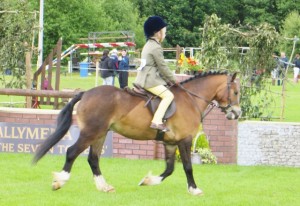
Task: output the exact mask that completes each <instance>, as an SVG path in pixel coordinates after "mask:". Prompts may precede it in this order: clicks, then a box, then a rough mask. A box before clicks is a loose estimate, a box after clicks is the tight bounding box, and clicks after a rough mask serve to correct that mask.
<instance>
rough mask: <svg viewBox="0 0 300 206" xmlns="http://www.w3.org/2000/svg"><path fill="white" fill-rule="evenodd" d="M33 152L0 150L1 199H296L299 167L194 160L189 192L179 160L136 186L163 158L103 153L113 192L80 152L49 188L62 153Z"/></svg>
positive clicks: (299, 197) (158, 205) (134, 205)
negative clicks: (66, 175)
mask: <svg viewBox="0 0 300 206" xmlns="http://www.w3.org/2000/svg"><path fill="white" fill-rule="evenodd" d="M31 158H32V155H29V154H8V153H1V161H0V168H1V184H0V205H13V206H18V205H22V206H27V205H30V206H34V205H37V206H41V205H45V206H46V205H49V206H50V205H51V206H52V205H54V206H55V205H59V206H62V205H66V206H67V205H72V206H76V205H78V206H82V205H85V206H88V205H122V206H126V205H130V206H141V205H155V206H163V205H168V206H169V205H173V206H176V205H178V206H182V205H189V206H193V205H197V206H199V205H216V206H217V205H222V206H226V205H230V206H231V205H235V206H236V205H241V206H248V205H254V206H257V205H268V206H269V205H278V206H279V205H280V206H284V205H288V206H293V205H295V206H296V205H300V178H299V177H300V170H299V168H287V167H286V168H284V167H263V166H255V167H253V166H252V167H242V166H236V165H226V166H225V165H194V176H195V180H196V183H197V184H198V187H199V188H201V189H202V190H203V191H204V195H203V196H200V197H198V196H196V197H195V196H192V195H190V194H188V193H187V189H186V178H185V174H184V172H183V169H182V165H181V163H176V165H175V166H176V167H175V171H174V173H173V174H172V175H171V176H170V177H168V178H167V179H165V181H164V182H163V183H162V184H160V185H157V186H143V187H141V186H138V183H139V181H140V180H141V179H142V178H143V177H144V175H146V174H147V173H148V171H149V170H152V172H153V174H160V173H161V172H162V171H163V169H164V167H165V163H164V161H161V160H129V159H120V158H103V159H101V169H102V172H103V174H104V177H105V178H106V180H107V182H108V183H109V184H111V185H113V186H114V187H115V189H116V192H115V193H103V192H99V191H97V190H96V187H95V185H94V182H93V178H92V174H91V171H90V168H89V166H88V164H87V161H86V157H79V158H78V159H77V160H76V162H75V165H74V167H73V170H72V173H71V179H70V181H69V182H68V183H67V184H66V185H65V186H64V187H63V188H62V189H60V190H58V191H52V190H51V181H52V177H51V172H52V171H59V170H60V169H61V167H62V164H63V162H64V159H65V158H64V156H57V155H47V156H46V157H45V158H44V159H42V160H41V161H40V162H39V163H38V165H37V166H31V165H30V161H31Z"/></svg>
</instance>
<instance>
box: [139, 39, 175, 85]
mask: <svg viewBox="0 0 300 206" xmlns="http://www.w3.org/2000/svg"><path fill="white" fill-rule="evenodd" d="M141 60H144V61H146V64H145V66H144V67H143V68H142V69H141V70H139V71H138V73H137V77H136V79H135V84H138V85H140V86H141V87H143V88H146V89H147V88H152V87H155V86H158V85H167V83H175V82H176V81H175V77H174V75H173V73H172V71H171V70H170V69H169V67H168V66H167V63H166V62H165V60H164V55H163V49H162V47H161V44H160V43H159V42H157V41H156V40H154V39H148V41H147V42H146V44H145V45H144V48H143V50H142V56H141Z"/></svg>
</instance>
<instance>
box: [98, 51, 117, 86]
mask: <svg viewBox="0 0 300 206" xmlns="http://www.w3.org/2000/svg"><path fill="white" fill-rule="evenodd" d="M108 54H109V50H104V51H103V56H102V58H101V62H100V74H101V77H102V79H103V85H112V86H114V75H115V74H114V68H113V67H112V66H111V59H110V58H109V56H108Z"/></svg>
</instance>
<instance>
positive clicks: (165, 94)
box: [146, 85, 174, 124]
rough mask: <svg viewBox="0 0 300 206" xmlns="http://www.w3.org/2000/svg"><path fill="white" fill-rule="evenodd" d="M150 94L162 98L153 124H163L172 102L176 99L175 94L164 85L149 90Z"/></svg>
mask: <svg viewBox="0 0 300 206" xmlns="http://www.w3.org/2000/svg"><path fill="white" fill-rule="evenodd" d="M146 90H148V91H149V92H151V93H152V94H155V95H157V96H159V97H160V98H161V102H160V104H159V106H158V108H157V110H156V112H155V114H154V117H153V119H152V123H155V124H162V123H163V122H162V119H163V117H164V115H165V113H166V111H167V109H168V107H169V106H170V104H171V102H172V101H173V99H174V95H173V93H172V92H171V91H170V90H169V89H168V88H167V87H165V86H164V85H158V86H156V87H152V88H147V89H146Z"/></svg>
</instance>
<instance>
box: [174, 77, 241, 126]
mask: <svg viewBox="0 0 300 206" xmlns="http://www.w3.org/2000/svg"><path fill="white" fill-rule="evenodd" d="M229 77H231V75H228V76H227V102H228V104H227V105H226V106H220V105H219V104H218V103H217V102H215V101H209V100H207V99H205V98H204V97H202V96H199V95H197V94H195V93H194V92H191V91H190V90H188V89H186V88H184V87H183V86H182V84H178V86H179V88H181V89H182V90H184V91H185V92H187V93H188V94H190V95H192V96H195V97H197V98H199V99H201V100H203V101H205V102H206V103H208V104H209V105H210V108H209V109H208V110H206V111H205V112H204V114H203V115H202V118H201V120H203V119H204V117H205V116H207V115H208V113H209V112H211V110H212V109H213V108H214V107H217V108H220V109H221V111H222V112H224V113H226V111H228V110H229V109H231V110H230V112H232V113H234V114H235V115H237V116H238V114H237V113H236V112H235V111H234V110H232V105H235V104H237V103H238V102H234V104H232V100H231V98H230V86H231V80H230V78H229ZM172 86H173V85H172Z"/></svg>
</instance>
